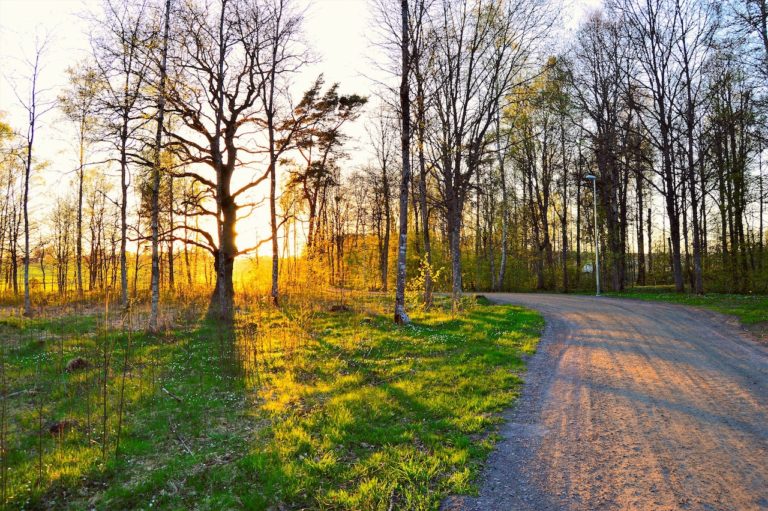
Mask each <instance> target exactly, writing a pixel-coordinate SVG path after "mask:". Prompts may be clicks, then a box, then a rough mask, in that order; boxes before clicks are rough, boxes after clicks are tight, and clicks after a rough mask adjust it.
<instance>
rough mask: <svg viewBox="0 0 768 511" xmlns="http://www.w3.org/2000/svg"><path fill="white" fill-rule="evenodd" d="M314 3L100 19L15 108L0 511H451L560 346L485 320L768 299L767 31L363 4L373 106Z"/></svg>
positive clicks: (496, 8) (554, 6) (515, 8)
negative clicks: (593, 301) (637, 293)
mask: <svg viewBox="0 0 768 511" xmlns="http://www.w3.org/2000/svg"><path fill="white" fill-rule="evenodd" d="M318 1H319V0H318ZM359 1H368V0H359ZM304 3H305V2H301V1H298V0H215V1H214V0H102V1H100V2H97V3H95V7H94V9H93V10H92V11H91V12H90V13H89V14H88V19H87V24H88V27H89V41H90V48H89V54H88V56H87V57H86V58H83V59H81V60H77V61H73V62H71V63H68V64H69V67H68V70H67V76H66V79H67V80H66V83H65V84H64V85H63V86H62V87H61V88H60V89H54V90H52V89H48V88H43V87H41V86H40V77H41V74H42V73H45V71H46V64H47V60H46V59H47V56H48V53H49V51H50V48H51V45H53V44H55V38H53V37H44V36H38V37H37V38H36V39H35V46H34V47H35V51H34V52H33V53H32V54H30V55H27V56H25V57H24V60H23V69H24V70H25V71H24V73H22V74H21V75H19V76H14V77H13V81H12V83H13V95H8V96H4V97H2V98H0V306H1V309H0V336H2V342H3V347H2V354H0V359H1V360H0V366H1V371H0V385H1V386H2V390H1V393H2V407H1V408H2V410H0V412H1V413H0V444H1V445H0V454H1V455H2V463H0V476H1V477H0V486H2V495H1V496H0V497H1V499H0V502H1V503H2V504H3V505H5V506H7V507H8V508H9V509H11V508H13V509H15V508H24V509H27V508H30V509H36V508H41V509H42V508H57V509H58V508H61V509H81V508H84V507H85V506H87V507H88V508H99V509H101V508H107V507H111V508H113V509H117V508H119V509H138V508H149V507H153V506H154V507H153V508H157V507H159V508H163V509H165V508H168V509H176V508H180V507H188V508H190V509H191V508H204V509H230V508H232V509H241V508H242V509H268V508H269V509H288V508H290V509H294V508H304V509H315V508H318V509H436V506H437V505H438V504H439V502H440V501H439V499H440V498H442V497H444V496H445V495H448V494H451V493H466V492H469V491H471V489H472V484H473V482H472V481H473V480H474V479H473V478H474V477H475V476H476V471H477V466H478V462H479V460H482V459H483V456H485V455H486V454H487V453H488V452H489V450H490V448H491V447H492V438H491V437H489V436H488V435H487V434H486V433H484V432H487V431H489V428H492V427H493V425H494V424H497V423H498V420H497V418H495V417H494V416H493V413H495V412H498V411H499V410H501V409H503V408H504V407H505V406H508V405H509V403H511V401H512V400H513V399H514V396H515V395H516V392H517V390H516V389H517V386H518V385H519V384H520V380H519V378H518V377H517V376H515V375H514V370H515V369H516V368H518V367H522V366H523V365H524V362H523V359H524V356H523V355H524V354H525V353H530V352H532V350H533V346H535V339H536V338H537V337H538V332H539V330H540V328H541V319H540V318H539V317H538V316H537V315H536V314H535V313H532V312H530V311H525V310H523V309H520V308H516V307H511V306H506V307H505V308H501V309H496V308H493V307H490V306H488V307H490V308H486V305H485V304H484V300H483V299H482V297H480V298H476V293H485V292H491V291H496V292H511V291H514V292H528V291H537V292H544V291H546V292H559V293H594V291H595V274H594V270H595V269H596V268H597V265H596V264H595V263H596V262H599V272H600V279H601V282H602V287H603V289H604V290H606V291H611V292H624V291H627V290H631V289H641V290H642V289H663V290H664V291H668V292H672V293H677V294H680V295H684V294H692V295H697V296H702V295H705V294H706V295H710V294H716V293H728V294H731V295H761V294H762V295H764V294H766V293H768V250H766V243H768V226H767V225H765V223H764V221H765V217H766V214H765V213H766V212H765V206H766V197H767V196H768V190H767V188H768V169H767V168H766V167H768V162H766V161H765V160H768V152H767V151H766V149H768V136H767V135H768V126H767V125H766V121H767V118H766V115H767V114H768V28H767V27H768V4H766V1H765V0H728V1H711V0H605V1H604V2H603V5H602V6H601V7H599V8H597V9H593V10H590V11H589V12H588V13H587V14H586V15H585V17H584V19H583V20H581V21H580V23H579V24H578V26H577V27H575V28H574V29H573V30H572V31H566V30H564V29H563V28H562V27H563V23H564V16H565V14H564V13H565V11H564V7H563V6H562V5H561V4H560V2H558V1H557V0H400V1H394V0H370V11H371V19H370V20H358V19H354V20H352V19H350V20H347V21H345V23H355V24H364V23H368V24H369V34H370V35H369V37H370V39H371V48H372V50H371V55H372V60H373V61H374V64H375V67H376V69H377V76H380V77H381V79H376V80H371V86H370V88H369V89H367V90H354V91H348V90H346V89H345V87H344V84H343V83H329V82H328V81H327V80H326V79H325V77H324V76H323V75H322V74H320V75H318V76H313V77H311V80H310V86H309V87H308V88H303V89H302V88H300V87H299V86H298V85H297V84H299V83H304V82H306V79H305V78H306V75H305V73H306V69H308V68H309V67H310V66H311V65H313V64H315V63H316V61H317V58H316V55H315V54H314V53H313V47H312V41H311V40H307V39H306V38H305V36H304V32H303V23H304V16H305V13H304V8H305V6H304ZM302 77H303V78H302ZM300 78H301V79H300ZM9 83H10V82H9ZM12 110H13V111H17V112H23V117H21V118H23V119H25V120H26V122H24V123H19V122H16V121H13V122H12V121H11V117H10V116H8V115H6V113H7V112H9V111H12ZM16 118H17V117H14V118H13V119H16ZM52 124H57V125H61V126H66V127H67V129H66V131H64V132H66V133H68V134H71V135H72V136H71V137H70V138H71V140H69V141H68V145H69V147H70V148H71V151H72V152H73V154H75V155H76V160H77V166H76V168H74V169H64V168H59V167H60V164H59V163H58V162H57V161H46V160H44V159H41V158H39V157H38V152H37V151H38V147H40V146H41V145H43V144H45V143H46V141H45V140H41V138H40V133H41V126H43V125H47V126H50V125H52ZM361 155H362V156H361ZM54 171H57V172H60V173H61V174H60V175H63V176H64V177H63V178H60V179H57V180H56V182H55V184H50V181H49V184H48V185H47V186H46V187H40V186H38V187H35V180H36V179H37V178H38V177H39V176H44V175H52V174H51V173H52V172H54ZM592 180H594V182H593V181H592ZM43 197H44V198H43ZM35 201H37V202H39V203H44V206H42V207H34V208H32V207H30V204H33V203H35ZM596 254H597V255H599V260H598V261H596ZM500 311H501V312H500ZM490 338H493V339H494V341H493V343H489V344H486V343H485V341H484V339H490ZM466 339H475V340H476V342H472V343H470V342H469V341H466ZM459 361H463V362H461V363H464V364H466V365H463V366H462V365H460V362H459ZM481 361H484V362H483V363H481ZM453 381H455V382H458V384H457V387H456V388H452V382H453ZM398 382H402V386H398V385H400V383H398ZM462 382H463V383H462ZM472 382H475V383H472ZM408 385H410V386H408ZM457 389H458V390H457ZM456 393H458V394H456ZM416 396H422V397H423V399H424V400H425V403H422V404H421V405H420V406H417V405H416V404H415V403H416V401H417V399H416ZM457 396H458V398H457ZM412 401H413V402H412ZM449 403H453V405H450V406H449ZM446 439H448V440H446ZM470 439H472V440H470ZM475 439H479V440H475ZM339 446H341V447H339ZM425 446H426V447H425ZM376 466H378V467H379V468H380V473H378V474H377V469H375V467H376ZM382 467H383V468H382ZM270 506H272V507H270ZM283 506H287V507H283ZM302 506H304V507H302Z"/></svg>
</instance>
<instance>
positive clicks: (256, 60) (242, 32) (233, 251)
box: [167, 0, 275, 319]
mask: <svg viewBox="0 0 768 511" xmlns="http://www.w3.org/2000/svg"><path fill="white" fill-rule="evenodd" d="M274 15H275V12H274V10H272V9H270V8H269V7H268V6H267V5H265V3H264V2H246V1H244V0H221V1H220V2H219V3H218V6H217V7H216V8H214V7H213V6H211V5H203V4H201V3H199V2H187V3H185V4H184V5H183V6H182V7H181V8H180V9H179V13H178V20H179V27H180V28H179V31H178V34H177V35H176V37H175V39H176V40H175V44H176V46H177V48H178V49H177V54H175V55H174V56H173V57H171V59H170V60H171V66H172V67H173V70H174V75H175V77H176V79H174V80H173V81H170V82H169V84H168V97H167V100H168V102H169V107H170V111H171V112H172V113H173V114H174V115H176V116H178V118H179V119H180V120H181V123H182V125H183V126H182V127H181V129H179V130H174V131H172V132H169V133H168V136H169V138H170V141H169V145H170V147H171V148H172V149H173V150H174V152H176V153H177V154H179V156H180V158H181V160H182V163H186V164H201V165H202V166H197V167H194V166H192V165H190V167H189V168H188V169H187V170H184V171H181V172H176V173H174V175H175V176H176V177H188V178H191V179H193V180H195V181H196V182H197V183H199V184H200V187H201V189H203V190H205V192H204V193H205V194H206V195H207V196H208V197H210V198H211V199H212V200H213V202H214V203H215V209H210V208H209V207H208V206H207V205H206V204H205V203H199V204H198V205H197V206H196V208H195V211H194V212H193V213H192V214H194V215H203V216H209V217H212V218H213V219H215V221H216V226H217V227H216V231H217V234H216V238H214V236H212V235H211V234H210V233H208V232H207V231H205V230H204V229H199V228H193V227H191V226H187V229H188V230H191V231H193V232H196V233H198V234H199V235H200V236H201V237H202V239H203V242H196V241H195V240H190V239H187V240H186V241H187V242H188V243H193V244H197V245H198V246H199V247H200V248H204V249H207V250H209V251H210V252H211V254H212V255H213V257H214V263H215V268H216V287H215V290H214V293H213V295H212V297H211V307H210V309H209V310H210V312H211V313H214V314H215V315H217V316H219V317H221V318H223V319H231V318H232V314H233V299H234V285H233V280H232V274H233V269H234V261H235V258H236V257H237V256H239V255H242V254H245V253H248V252H251V251H254V250H256V249H257V248H258V246H259V245H260V244H261V243H263V242H264V240H262V242H260V243H258V244H257V245H256V246H252V247H246V248H243V249H240V248H238V247H237V244H236V239H235V237H236V224H237V220H238V217H239V216H241V215H242V214H243V211H244V210H245V211H247V210H249V209H252V208H254V207H255V206H256V205H257V204H256V203H255V202H253V201H247V200H246V197H247V196H248V192H249V190H252V189H254V188H255V187H257V186H259V185H260V184H261V183H263V182H264V181H266V180H268V179H269V175H270V173H269V169H267V171H265V172H259V173H257V174H256V175H255V176H251V179H250V180H248V181H247V182H246V183H245V184H244V185H242V186H240V187H239V188H236V189H233V188H232V179H233V176H234V175H235V173H244V172H247V168H248V166H249V165H250V164H258V161H257V160H255V159H254V158H251V159H249V158H248V156H249V155H254V151H253V150H252V149H250V147H252V146H253V145H254V144H253V136H254V135H253V134H254V130H253V128H254V126H255V125H256V123H255V120H256V119H257V118H258V116H259V114H260V113H263V112H262V109H263V103H262V98H261V95H262V94H263V93H264V83H263V80H264V74H263V73H262V70H260V69H259V64H260V63H263V62H268V61H269V59H268V58H267V57H266V56H265V55H264V52H270V51H271V50H272V48H273V47H272V46H271V45H270V44H269V41H268V39H267V38H266V37H265V34H266V33H270V26H271V24H272V23H274V19H272V17H273V16H274ZM205 167H208V168H209V169H210V170H211V171H212V172H213V177H212V178H209V177H207V176H206V175H204V173H203V172H202V171H203V170H204V168H205Z"/></svg>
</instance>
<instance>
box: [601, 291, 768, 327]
mask: <svg viewBox="0 0 768 511" xmlns="http://www.w3.org/2000/svg"><path fill="white" fill-rule="evenodd" d="M606 295H608V296H616V297H625V298H637V299H640V300H653V301H662V302H669V303H680V304H683V305H693V306H696V307H704V308H705V309H710V310H713V311H715V312H719V313H721V314H731V315H733V316H736V317H738V318H739V320H740V321H741V322H742V323H743V324H745V325H754V324H757V323H764V322H768V295H752V294H750V295H739V294H725V293H707V294H705V295H695V294H688V293H675V292H674V290H673V289H672V288H671V287H669V288H667V287H648V288H643V287H637V288H633V289H630V290H628V291H625V292H623V293H606Z"/></svg>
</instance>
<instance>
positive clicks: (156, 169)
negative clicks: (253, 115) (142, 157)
mask: <svg viewBox="0 0 768 511" xmlns="http://www.w3.org/2000/svg"><path fill="white" fill-rule="evenodd" d="M170 27H171V0H165V9H164V15H163V35H162V41H161V43H160V55H159V58H158V70H157V73H158V84H157V112H156V114H155V117H156V122H157V127H156V131H155V144H154V147H153V152H154V161H153V162H152V163H153V165H152V213H151V217H152V218H151V221H150V224H151V226H152V273H151V277H150V279H151V284H150V285H151V292H152V299H151V301H152V303H151V307H150V313H149V330H150V331H151V332H154V331H156V330H157V316H158V309H159V307H160V250H159V249H160V175H161V173H162V169H161V165H162V163H161V162H162V160H161V156H162V152H163V126H164V123H165V82H166V77H167V69H166V67H167V63H168V35H169V32H170ZM170 207H171V208H173V204H171V206H170ZM172 228H173V226H169V229H171V230H172ZM169 271H171V272H172V271H173V270H172V269H170V270H169Z"/></svg>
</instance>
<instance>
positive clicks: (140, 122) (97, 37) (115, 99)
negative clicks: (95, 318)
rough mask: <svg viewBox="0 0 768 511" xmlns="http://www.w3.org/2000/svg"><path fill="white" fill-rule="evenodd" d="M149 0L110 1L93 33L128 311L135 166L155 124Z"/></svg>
mask: <svg viewBox="0 0 768 511" xmlns="http://www.w3.org/2000/svg"><path fill="white" fill-rule="evenodd" d="M147 13H148V7H147V2H146V0H142V1H141V2H139V3H134V2H129V1H128V0H105V1H104V12H103V15H102V18H101V19H100V20H99V21H98V30H96V31H95V32H94V33H93V34H92V39H91V45H92V47H93V50H94V55H95V62H96V66H97V68H98V70H99V74H100V75H101V76H100V80H101V82H102V84H103V85H104V90H103V97H102V99H103V104H102V105H101V106H100V110H101V111H102V113H103V115H104V117H105V121H104V125H105V127H106V131H107V133H106V136H107V138H108V139H109V140H110V142H111V143H112V145H113V147H114V148H115V150H116V151H117V153H118V158H117V159H118V164H119V166H120V303H121V305H122V306H123V307H127V306H128V259H127V250H128V201H129V185H130V166H131V164H132V163H133V162H135V160H136V158H139V157H140V156H139V153H140V147H141V143H140V137H139V134H140V133H141V131H142V130H143V129H144V127H145V126H146V124H147V123H148V122H149V119H151V117H150V116H147V115H145V112H144V108H145V107H146V105H145V102H146V101H145V100H146V97H145V95H144V91H145V86H146V85H147V80H148V78H149V77H148V73H149V67H150V65H151V60H150V59H148V58H147V54H146V51H145V50H146V48H147V47H148V46H149V42H150V41H151V40H152V37H153V35H152V34H151V31H150V32H148V31H146V30H145V19H144V18H145V16H147Z"/></svg>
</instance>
